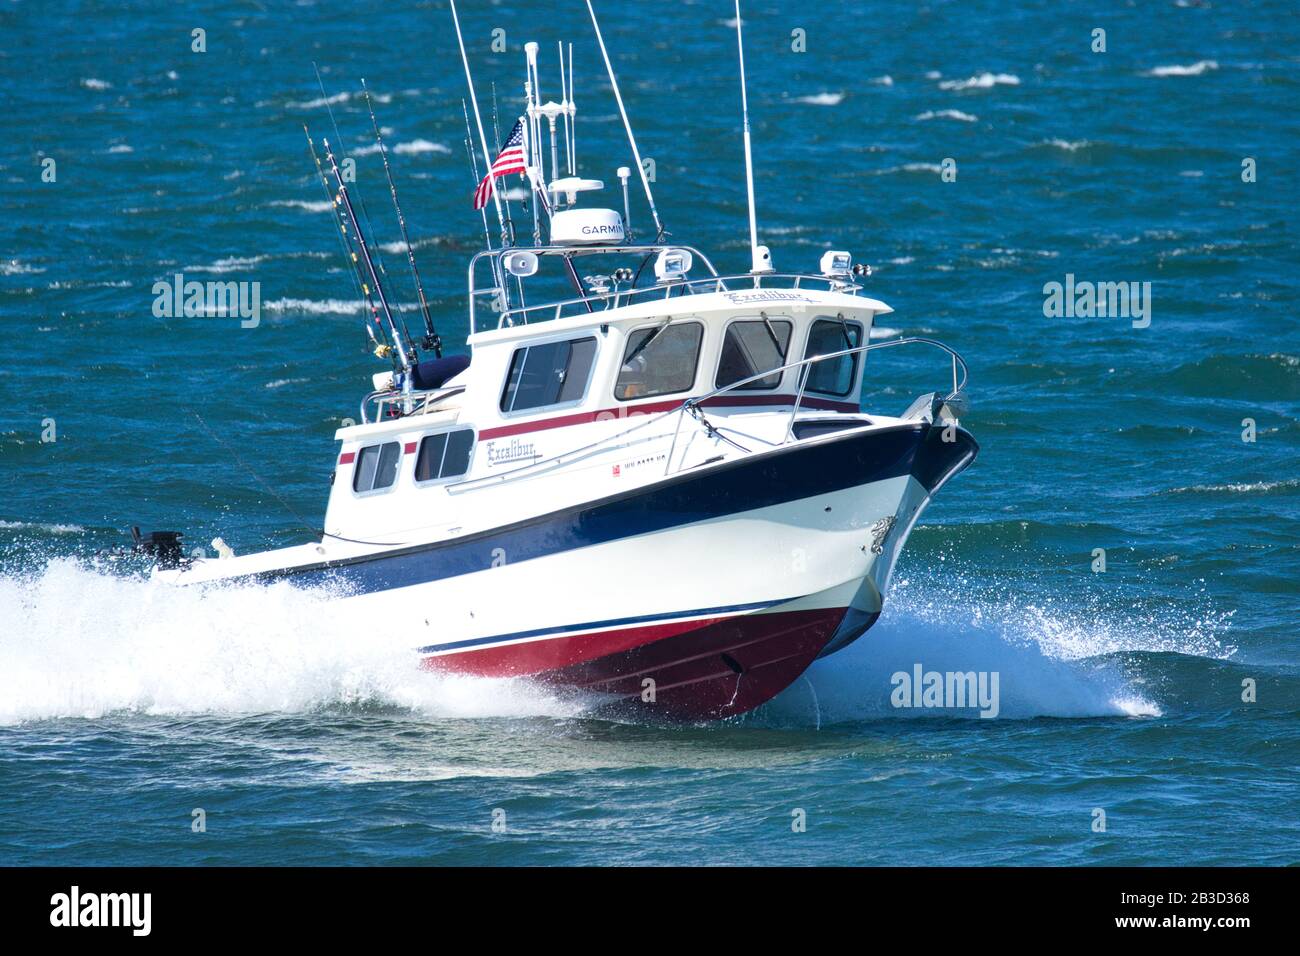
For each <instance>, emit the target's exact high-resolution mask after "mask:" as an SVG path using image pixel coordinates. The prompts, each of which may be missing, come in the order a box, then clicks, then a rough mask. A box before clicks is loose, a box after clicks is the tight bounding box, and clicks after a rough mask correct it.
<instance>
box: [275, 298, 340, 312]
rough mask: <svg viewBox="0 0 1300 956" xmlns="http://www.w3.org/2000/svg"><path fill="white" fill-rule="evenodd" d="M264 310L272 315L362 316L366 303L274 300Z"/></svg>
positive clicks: (335, 300)
mask: <svg viewBox="0 0 1300 956" xmlns="http://www.w3.org/2000/svg"><path fill="white" fill-rule="evenodd" d="M262 309H263V310H264V311H266V312H270V313H273V314H274V313H285V312H288V313H301V314H305V315H361V314H362V313H364V312H365V311H366V306H365V303H363V302H361V301H360V300H359V299H291V298H285V299H272V300H271V301H270V302H263V303H262Z"/></svg>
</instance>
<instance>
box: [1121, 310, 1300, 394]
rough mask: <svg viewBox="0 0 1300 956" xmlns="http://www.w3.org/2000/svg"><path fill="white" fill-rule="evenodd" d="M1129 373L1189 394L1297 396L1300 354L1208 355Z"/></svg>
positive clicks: (1156, 385)
mask: <svg viewBox="0 0 1300 956" xmlns="http://www.w3.org/2000/svg"><path fill="white" fill-rule="evenodd" d="M1157 321H1158V319H1157ZM1129 376H1130V377H1131V378H1136V379H1140V380H1141V381H1142V382H1144V383H1145V384H1147V385H1148V386H1151V387H1159V388H1164V389H1167V390H1169V391H1171V392H1172V393H1173V394H1179V393H1181V394H1183V395H1187V396H1191V397H1199V398H1215V399H1225V398H1239V399H1244V400H1247V401H1259V400H1260V396H1262V395H1266V396H1268V400H1269V401H1287V400H1290V401H1295V400H1300V357H1298V356H1295V355H1289V354H1286V353H1283V352H1270V353H1267V354H1265V353H1248V354H1245V355H1211V356H1207V357H1206V358H1203V359H1200V360H1198V361H1195V362H1189V363H1187V364H1184V365H1180V366H1178V367H1176V368H1173V369H1170V370H1168V371H1165V372H1160V373H1158V374H1156V375H1154V376H1152V375H1151V374H1150V371H1149V370H1145V371H1141V372H1139V371H1137V370H1133V371H1131V372H1130V373H1129Z"/></svg>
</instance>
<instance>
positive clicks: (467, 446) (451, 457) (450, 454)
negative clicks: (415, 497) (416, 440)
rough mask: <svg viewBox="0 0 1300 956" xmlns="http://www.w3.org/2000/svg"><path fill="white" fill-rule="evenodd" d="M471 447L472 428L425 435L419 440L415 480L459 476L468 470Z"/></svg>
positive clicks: (472, 444)
mask: <svg viewBox="0 0 1300 956" xmlns="http://www.w3.org/2000/svg"><path fill="white" fill-rule="evenodd" d="M473 448H474V429H472V428H458V429H456V430H455V431H453V432H440V433H438V434H437V435H425V436H424V438H423V439H421V440H420V452H419V454H418V455H417V456H416V458H415V480H416V481H438V480H440V479H443V478H459V477H460V476H461V475H463V474H465V472H467V471H469V457H470V452H471V451H472V450H473Z"/></svg>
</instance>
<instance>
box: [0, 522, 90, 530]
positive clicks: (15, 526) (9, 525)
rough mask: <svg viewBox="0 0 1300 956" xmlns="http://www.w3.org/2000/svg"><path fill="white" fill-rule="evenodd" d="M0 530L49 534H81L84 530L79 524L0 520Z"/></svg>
mask: <svg viewBox="0 0 1300 956" xmlns="http://www.w3.org/2000/svg"><path fill="white" fill-rule="evenodd" d="M0 530H4V531H45V532H48V533H49V534H81V533H83V532H84V531H85V530H86V529H85V528H83V527H82V526H81V525H79V524H45V523H43V522H39V521H35V522H33V521H5V520H3V519H0Z"/></svg>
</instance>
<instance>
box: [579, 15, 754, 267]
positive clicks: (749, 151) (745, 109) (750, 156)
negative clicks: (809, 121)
mask: <svg viewBox="0 0 1300 956" xmlns="http://www.w3.org/2000/svg"><path fill="white" fill-rule="evenodd" d="M587 2H588V3H590V2H591V0H587ZM736 49H737V50H738V51H739V53H740V113H741V117H742V119H743V120H744V137H745V188H746V190H747V192H748V193H749V254H750V270H749V271H750V272H752V273H754V274H755V275H757V274H758V273H760V272H771V271H772V253H771V252H770V251H768V248H767V246H760V245H759V244H758V214H757V213H756V212H755V210H754V150H753V146H752V144H751V142H750V136H749V96H748V94H747V93H746V92H745V41H744V38H743V36H742V34H741V29H740V0H736ZM754 284H755V285H758V280H757V279H755V280H754Z"/></svg>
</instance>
